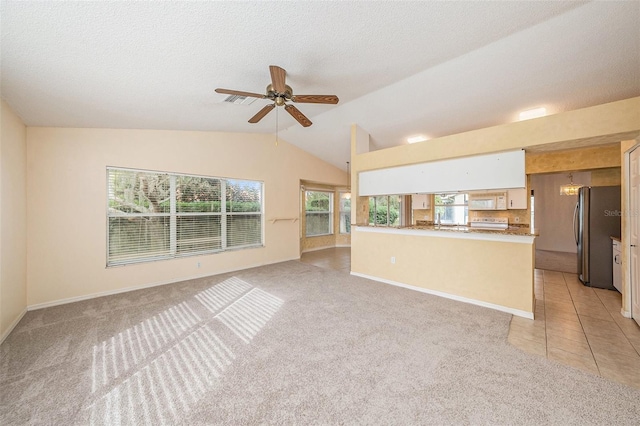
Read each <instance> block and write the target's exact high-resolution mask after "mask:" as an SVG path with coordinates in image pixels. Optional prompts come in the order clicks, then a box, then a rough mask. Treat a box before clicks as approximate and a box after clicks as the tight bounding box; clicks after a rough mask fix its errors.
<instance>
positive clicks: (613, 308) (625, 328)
mask: <svg viewBox="0 0 640 426" xmlns="http://www.w3.org/2000/svg"><path fill="white" fill-rule="evenodd" d="M300 261H302V262H305V263H310V264H313V265H316V266H319V267H322V268H330V269H335V270H339V271H343V272H345V273H349V271H350V265H351V251H350V249H349V248H348V247H339V248H331V249H325V250H318V251H312V252H307V253H304V254H303V255H302V256H301V258H300ZM535 295H536V312H535V320H528V319H525V318H520V317H513V318H512V319H511V324H510V327H509V337H508V340H509V342H510V343H511V344H512V345H514V346H516V347H518V348H519V349H521V350H523V351H526V352H529V353H533V354H536V355H540V356H543V357H546V358H548V359H552V360H554V361H558V362H560V363H562V364H566V365H569V366H572V367H575V368H580V369H582V370H585V371H588V372H590V373H592V374H596V375H599V376H602V377H606V378H608V379H610V380H614V381H617V382H620V383H624V384H627V385H630V386H634V387H637V388H640V327H639V326H638V325H637V324H636V323H635V321H634V320H632V319H628V318H624V317H623V316H622V315H621V314H620V307H621V305H622V301H621V299H622V297H621V295H620V293H618V292H617V291H611V290H601V289H594V288H590V287H585V286H584V285H583V284H582V283H581V282H580V281H579V280H578V276H577V275H576V274H572V273H565V272H556V271H549V270H542V269H536V271H535Z"/></svg>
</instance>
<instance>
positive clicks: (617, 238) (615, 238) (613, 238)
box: [609, 235, 622, 242]
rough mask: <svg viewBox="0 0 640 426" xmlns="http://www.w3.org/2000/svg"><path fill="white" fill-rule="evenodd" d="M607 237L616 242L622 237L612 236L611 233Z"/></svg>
mask: <svg viewBox="0 0 640 426" xmlns="http://www.w3.org/2000/svg"><path fill="white" fill-rule="evenodd" d="M609 238H611V239H612V240H615V241H618V242H622V239H621V238H620V237H614V236H613V235H611V236H610V237H609Z"/></svg>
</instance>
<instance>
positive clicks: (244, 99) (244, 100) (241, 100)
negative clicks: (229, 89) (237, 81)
mask: <svg viewBox="0 0 640 426" xmlns="http://www.w3.org/2000/svg"><path fill="white" fill-rule="evenodd" d="M256 99H258V98H251V97H248V96H239V95H230V96H227V98H226V99H225V100H224V101H222V102H228V103H230V104H236V105H251V104H252V103H254V102H255V100H256Z"/></svg>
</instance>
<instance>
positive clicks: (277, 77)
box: [269, 65, 287, 93]
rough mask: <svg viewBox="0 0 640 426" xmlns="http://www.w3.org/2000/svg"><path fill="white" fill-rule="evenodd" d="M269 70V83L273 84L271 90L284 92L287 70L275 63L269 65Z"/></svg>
mask: <svg viewBox="0 0 640 426" xmlns="http://www.w3.org/2000/svg"><path fill="white" fill-rule="evenodd" d="M269 71H270V72H271V84H272V85H273V90H275V91H276V92H278V93H284V91H285V90H286V87H285V78H286V76H287V72H286V71H285V70H284V69H282V68H280V67H279V66H277V65H269Z"/></svg>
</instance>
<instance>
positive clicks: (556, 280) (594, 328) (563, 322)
mask: <svg viewBox="0 0 640 426" xmlns="http://www.w3.org/2000/svg"><path fill="white" fill-rule="evenodd" d="M535 295H536V312H535V320H528V319H525V318H520V317H513V318H512V319H511V325H510V328H509V337H508V339H509V342H510V343H511V344H513V345H514V346H516V347H518V348H520V349H522V350H523V351H526V352H530V353H533V354H536V355H540V356H544V357H547V358H549V359H552V360H555V361H558V362H560V363H563V364H566V365H570V366H573V367H576V368H580V369H582V370H585V371H588V372H590V373H593V374H596V375H600V376H602V377H606V378H608V379H611V380H615V381H618V382H621V383H625V384H627V385H630V386H634V387H637V388H640V327H639V326H638V325H637V324H636V322H635V321H634V320H632V319H628V318H624V317H623V316H622V315H621V314H620V308H621V305H622V301H621V298H622V297H621V295H620V293H618V292H617V291H611V290H601V289H596V288H590V287H585V286H584V285H583V284H582V283H581V282H580V281H579V280H578V276H577V275H576V274H571V273H566V272H556V271H548V270H542V269H536V271H535Z"/></svg>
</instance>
